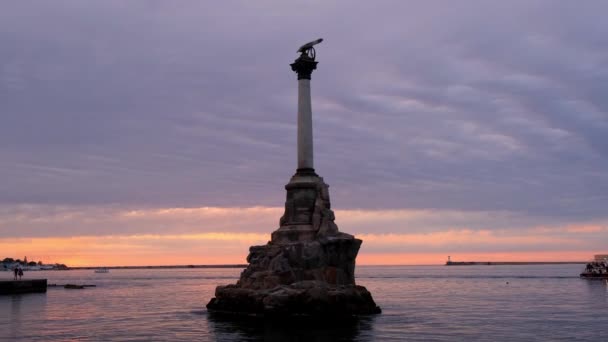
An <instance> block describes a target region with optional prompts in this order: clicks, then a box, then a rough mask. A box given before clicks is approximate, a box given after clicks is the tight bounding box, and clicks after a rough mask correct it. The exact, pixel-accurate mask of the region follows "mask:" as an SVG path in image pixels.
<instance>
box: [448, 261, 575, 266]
mask: <svg viewBox="0 0 608 342" xmlns="http://www.w3.org/2000/svg"><path fill="white" fill-rule="evenodd" d="M586 263H587V261H448V262H446V263H445V265H446V266H475V265H564V264H586Z"/></svg>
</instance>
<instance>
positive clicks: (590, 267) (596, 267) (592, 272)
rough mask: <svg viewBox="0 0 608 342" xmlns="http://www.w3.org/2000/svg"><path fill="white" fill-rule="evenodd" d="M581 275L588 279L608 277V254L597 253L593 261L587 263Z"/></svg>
mask: <svg viewBox="0 0 608 342" xmlns="http://www.w3.org/2000/svg"><path fill="white" fill-rule="evenodd" d="M580 277H581V278H587V279H608V255H596V256H595V259H594V260H593V261H591V262H589V263H587V265H585V269H584V270H583V273H581V274H580Z"/></svg>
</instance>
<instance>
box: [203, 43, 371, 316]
mask: <svg viewBox="0 0 608 342" xmlns="http://www.w3.org/2000/svg"><path fill="white" fill-rule="evenodd" d="M319 42H321V40H317V41H315V42H311V43H308V44H305V45H304V46H302V47H301V48H300V49H299V51H298V52H300V53H301V55H300V57H299V58H298V59H296V60H295V62H294V63H292V64H291V68H292V70H293V71H295V72H296V73H297V75H298V116H297V118H298V121H297V123H298V139H297V155H298V166H297V169H296V173H295V174H294V175H293V176H292V177H291V179H290V181H289V183H288V184H287V185H285V190H286V191H287V196H286V197H287V198H286V201H285V212H284V214H283V216H282V217H281V219H280V221H279V228H278V229H277V230H275V231H274V232H273V233H272V234H271V240H270V241H269V242H268V243H267V244H266V245H263V246H252V247H250V249H249V255H248V256H247V262H248V263H249V265H248V266H247V268H246V269H245V270H243V272H242V273H241V276H240V278H239V280H238V281H237V283H236V284H232V285H225V286H218V287H217V288H216V291H215V298H212V299H211V301H209V303H208V304H207V308H208V310H209V311H210V312H215V313H224V314H236V315H253V316H280V317H286V316H298V317H302V316H307V317H313V318H321V317H331V318H332V319H336V318H338V317H343V316H356V315H368V314H376V313H380V312H381V310H380V308H379V307H378V306H377V305H376V303H375V302H374V300H373V298H372V295H371V293H370V292H369V291H367V289H366V288H365V287H363V286H359V285H356V282H355V259H356V257H357V253H358V252H359V247H360V246H361V242H362V241H361V240H360V239H356V238H355V237H354V236H352V235H350V234H346V233H342V232H340V231H339V229H338V226H337V225H336V224H335V222H334V220H335V215H334V212H333V211H332V209H331V203H330V198H329V186H328V185H327V184H326V183H325V181H324V180H323V178H322V177H319V175H317V174H316V172H315V169H314V163H313V132H312V106H311V97H310V79H311V74H312V71H313V70H315V69H316V66H317V62H316V61H315V51H314V48H313V45H315V44H318V43H319Z"/></svg>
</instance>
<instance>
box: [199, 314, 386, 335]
mask: <svg viewBox="0 0 608 342" xmlns="http://www.w3.org/2000/svg"><path fill="white" fill-rule="evenodd" d="M374 317H375V316H367V317H359V318H352V319H351V320H347V321H344V320H341V321H328V320H324V321H319V320H314V319H302V318H300V319H298V318H291V319H290V318H285V319H276V318H274V319H264V318H235V317H230V316H225V315H217V314H212V313H209V314H208V315H207V319H208V322H209V328H210V329H211V331H212V333H213V335H214V337H215V338H216V339H217V340H218V341H307V342H308V341H310V342H330V341H353V340H357V339H358V338H359V337H360V336H359V335H360V332H361V331H371V330H372V327H373V320H374Z"/></svg>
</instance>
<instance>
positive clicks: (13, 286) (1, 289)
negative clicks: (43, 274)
mask: <svg viewBox="0 0 608 342" xmlns="http://www.w3.org/2000/svg"><path fill="white" fill-rule="evenodd" d="M35 292H46V279H29V280H2V281H0V295H7V294H16V293H35Z"/></svg>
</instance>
